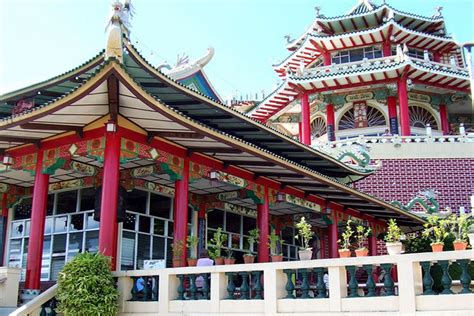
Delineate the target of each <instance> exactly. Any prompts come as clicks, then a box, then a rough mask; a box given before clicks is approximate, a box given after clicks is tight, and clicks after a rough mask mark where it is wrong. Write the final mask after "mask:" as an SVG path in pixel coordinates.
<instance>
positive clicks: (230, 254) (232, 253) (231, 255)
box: [225, 248, 234, 259]
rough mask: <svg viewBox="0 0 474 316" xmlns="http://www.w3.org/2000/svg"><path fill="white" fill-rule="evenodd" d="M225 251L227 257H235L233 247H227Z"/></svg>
mask: <svg viewBox="0 0 474 316" xmlns="http://www.w3.org/2000/svg"><path fill="white" fill-rule="evenodd" d="M225 252H226V254H227V255H226V256H225V257H226V258H227V259H232V258H234V251H233V250H232V249H230V248H229V249H226V251H225Z"/></svg>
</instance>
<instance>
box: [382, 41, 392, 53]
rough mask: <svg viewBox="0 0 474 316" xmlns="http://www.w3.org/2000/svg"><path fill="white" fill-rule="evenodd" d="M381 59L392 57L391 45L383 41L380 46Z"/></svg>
mask: <svg viewBox="0 0 474 316" xmlns="http://www.w3.org/2000/svg"><path fill="white" fill-rule="evenodd" d="M382 50H383V57H388V56H392V43H390V41H385V42H383V44H382Z"/></svg>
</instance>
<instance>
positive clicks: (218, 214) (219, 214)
mask: <svg viewBox="0 0 474 316" xmlns="http://www.w3.org/2000/svg"><path fill="white" fill-rule="evenodd" d="M207 227H208V228H215V229H217V228H218V227H224V212H223V211H221V210H213V211H211V212H210V213H209V214H208V216H207Z"/></svg>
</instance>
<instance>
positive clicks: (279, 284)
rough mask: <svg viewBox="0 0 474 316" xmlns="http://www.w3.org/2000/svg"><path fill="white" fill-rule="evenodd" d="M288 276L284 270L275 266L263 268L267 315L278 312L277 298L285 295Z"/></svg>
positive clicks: (264, 299)
mask: <svg viewBox="0 0 474 316" xmlns="http://www.w3.org/2000/svg"><path fill="white" fill-rule="evenodd" d="M285 284H286V276H285V274H284V273H283V271H282V270H276V269H275V268H274V267H266V268H265V269H263V289H264V295H263V301H264V306H265V308H264V311H265V315H275V314H276V313H277V307H278V306H277V300H278V299H280V298H283V297H285Z"/></svg>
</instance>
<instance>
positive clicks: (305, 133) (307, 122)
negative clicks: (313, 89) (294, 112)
mask: <svg viewBox="0 0 474 316" xmlns="http://www.w3.org/2000/svg"><path fill="white" fill-rule="evenodd" d="M310 116H311V114H310V108H309V97H308V93H304V94H303V96H302V97H301V132H302V134H301V140H302V143H303V144H305V145H311V118H310Z"/></svg>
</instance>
